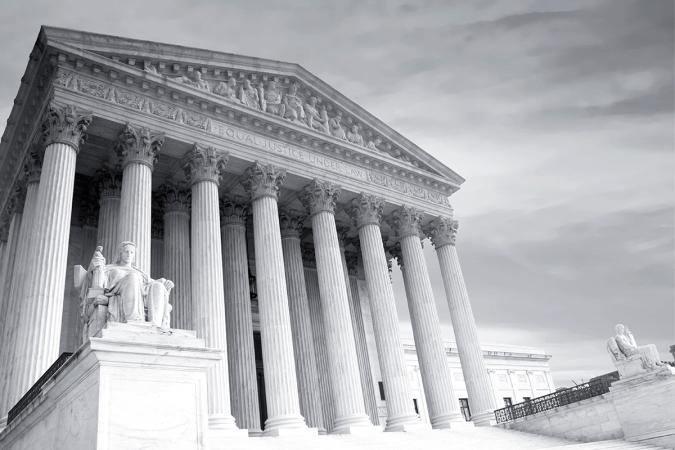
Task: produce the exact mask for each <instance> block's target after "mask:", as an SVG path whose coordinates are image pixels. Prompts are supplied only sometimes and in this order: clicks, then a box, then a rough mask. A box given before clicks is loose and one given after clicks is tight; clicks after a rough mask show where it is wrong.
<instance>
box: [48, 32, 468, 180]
mask: <svg viewBox="0 0 675 450" xmlns="http://www.w3.org/2000/svg"><path fill="white" fill-rule="evenodd" d="M40 37H41V39H42V40H43V41H44V42H45V43H46V44H48V45H49V46H50V47H53V48H55V49H59V48H60V49H62V50H64V51H65V52H68V53H72V54H73V55H75V56H81V57H83V58H93V57H95V56H98V57H99V58H100V59H102V60H108V61H110V62H113V59H116V60H117V61H118V62H119V61H122V60H124V61H126V64H125V63H118V65H119V66H121V65H127V67H130V68H131V67H132V66H135V65H137V66H140V69H141V70H142V69H143V68H144V66H145V64H162V65H164V66H165V67H166V66H168V67H169V68H170V76H176V77H177V76H181V75H185V74H186V72H187V73H190V72H192V71H193V70H194V69H197V70H198V71H200V72H201V73H202V74H204V75H206V74H207V73H208V74H209V75H211V76H212V77H215V80H214V81H226V80H227V78H228V77H229V76H231V75H230V74H231V73H232V72H239V73H238V76H239V77H243V75H242V74H244V73H245V74H248V75H250V76H252V77H253V79H254V80H255V77H256V75H258V80H260V81H265V80H266V79H267V78H265V77H268V78H270V79H271V78H273V77H280V78H282V79H283V78H287V79H286V80H284V81H285V82H286V84H287V85H288V84H290V83H292V81H293V80H289V79H295V80H296V81H299V82H300V84H304V86H301V92H305V91H306V92H307V93H306V95H303V97H306V98H309V96H312V95H314V96H317V97H318V98H319V99H320V101H321V102H323V103H325V104H326V105H327V107H328V108H329V110H330V107H331V103H332V104H333V105H332V106H334V107H335V109H334V110H335V111H340V110H342V113H343V115H344V117H345V119H352V118H353V119H354V120H355V121H356V122H357V123H358V122H361V123H362V124H363V125H364V126H366V127H367V128H370V129H371V131H373V132H374V133H373V134H372V136H371V137H370V139H374V138H375V136H377V135H378V134H379V135H381V137H382V138H383V140H384V141H385V145H386V144H387V141H391V142H390V143H389V145H390V147H389V148H387V149H386V151H394V152H396V148H397V147H400V149H399V151H400V150H403V151H404V152H408V153H410V154H411V155H412V156H413V157H414V158H415V159H417V160H418V161H419V162H420V163H422V164H424V165H427V166H428V167H429V168H430V169H431V170H434V171H437V172H438V173H439V174H441V175H442V176H443V177H444V178H446V179H447V180H448V181H451V182H452V183H453V184H455V186H456V187H458V186H459V185H460V184H461V183H462V182H463V181H464V179H463V178H462V177H461V176H459V175H458V174H457V173H456V172H454V171H452V170H451V169H450V168H448V167H447V166H445V165H444V164H443V163H441V162H440V161H438V160H437V159H436V158H434V157H433V156H431V155H429V154H428V153H426V152H425V151H424V150H422V149H421V148H419V147H418V146H416V145H415V144H414V143H412V142H411V141H409V140H408V139H406V138H405V137H404V136H402V135H401V134H399V133H398V132H396V131H395V130H393V129H392V128H391V127H389V126H388V125H386V124H385V123H384V122H383V121H381V120H380V119H378V118H377V117H375V116H374V115H372V114H370V113H369V112H368V111H367V110H365V109H364V108H362V107H361V106H360V105H358V104H357V103H355V102H353V101H351V100H350V99H348V98H347V97H345V96H344V95H342V94H341V93H340V92H339V91H337V90H336V89H335V88H333V87H332V86H330V85H329V84H328V83H326V82H324V81H323V80H321V79H319V78H318V77H316V76H315V75H313V74H312V73H311V72H309V71H307V70H306V69H304V68H303V67H302V66H300V65H298V64H294V63H287V62H281V61H275V60H270V59H264V58H256V57H250V56H243V55H235V54H230V53H224V52H218V51H212V50H203V49H198V48H189V47H184V46H180V45H174V44H164V43H158V42H151V41H143V40H137V39H130V38H122V37H117V36H109V35H102V34H97V33H89V32H82V31H77V30H69V29H63V28H55V27H42V29H41V32H40ZM100 55H104V56H100ZM100 62H101V64H104V65H105V63H104V62H103V61H100ZM260 72H266V73H260ZM220 75H222V77H219V76H220ZM348 125H349V123H348V122H347V121H345V126H346V127H347V126H348ZM364 138H366V137H365V136H364ZM366 141H368V139H366Z"/></svg>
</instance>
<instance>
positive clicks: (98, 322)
mask: <svg viewBox="0 0 675 450" xmlns="http://www.w3.org/2000/svg"><path fill="white" fill-rule="evenodd" d="M102 250H103V248H102V247H97V248H96V251H95V252H94V255H93V257H92V258H91V262H90V263H89V268H88V270H87V275H86V279H85V280H84V282H83V283H82V286H81V289H80V301H81V319H82V338H83V341H86V340H87V339H89V338H90V337H92V336H96V335H97V333H98V332H99V331H101V330H102V329H103V328H104V327H105V325H106V324H107V323H108V322H121V323H134V322H135V323H145V322H148V323H150V324H152V325H153V326H155V327H157V328H159V329H161V330H164V331H167V330H169V328H170V325H171V309H172V307H171V304H170V303H169V295H170V293H171V289H173V287H174V284H173V282H172V281H170V280H167V279H164V278H160V279H159V280H153V279H152V278H150V276H148V274H147V273H145V272H143V271H142V270H140V269H138V268H137V267H136V265H135V256H136V245H135V244H134V243H133V242H128V241H125V242H122V243H121V244H120V245H119V249H118V252H117V258H116V260H115V262H113V263H112V264H106V260H105V258H104V257H103V254H102Z"/></svg>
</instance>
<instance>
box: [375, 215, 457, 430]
mask: <svg viewBox="0 0 675 450" xmlns="http://www.w3.org/2000/svg"><path fill="white" fill-rule="evenodd" d="M420 218H421V217H420V215H419V213H418V212H417V211H416V210H415V209H414V208H410V207H407V206H404V207H402V208H400V209H399V210H397V211H396V213H395V215H394V221H393V226H394V229H395V230H396V234H397V236H398V238H399V239H400V250H401V254H402V258H403V261H402V264H401V270H402V272H403V280H404V282H405V284H406V292H407V296H408V308H409V310H410V321H411V324H412V329H413V336H414V339H415V348H416V349H417V357H418V360H419V364H420V372H421V374H422V385H423V387H424V395H425V397H426V400H427V406H428V409H429V418H430V421H431V426H432V428H451V427H453V426H456V425H460V424H463V423H464V419H463V418H462V416H461V414H460V413H459V407H458V405H457V399H456V398H455V395H454V392H453V390H452V380H451V378H450V367H449V365H448V360H447V356H446V353H445V346H444V344H443V338H442V335H441V327H440V322H439V320H438V311H437V310H436V302H435V300H434V294H433V291H432V290H431V280H430V279H429V273H428V271H427V264H426V262H425V260H424V253H423V252H422V243H421V241H420V237H421V230H420ZM373 315H374V314H373Z"/></svg>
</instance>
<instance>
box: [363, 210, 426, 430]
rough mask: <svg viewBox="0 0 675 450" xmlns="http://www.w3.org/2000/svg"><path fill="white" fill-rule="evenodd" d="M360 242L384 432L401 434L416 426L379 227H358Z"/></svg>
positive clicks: (417, 420)
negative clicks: (384, 415) (384, 417)
mask: <svg viewBox="0 0 675 450" xmlns="http://www.w3.org/2000/svg"><path fill="white" fill-rule="evenodd" d="M359 241H360V243H361V254H362V257H363V267H364V272H365V276H366V284H367V286H368V292H369V293H370V307H371V309H372V320H373V329H374V331H375V344H376V345H377V355H378V361H379V363H380V371H381V373H382V382H383V384H384V393H385V398H386V399H387V425H386V428H385V430H386V431H403V430H405V428H406V426H410V425H418V424H419V423H420V422H419V418H418V417H417V414H416V413H415V409H414V407H413V401H412V394H411V390H410V386H409V383H408V375H407V372H406V367H405V360H404V355H403V346H402V345H401V336H400V330H399V324H398V314H397V312H396V300H395V299H394V291H393V288H392V285H391V280H390V278H389V270H388V267H387V258H386V256H385V254H384V246H383V244H382V234H381V232H380V227H379V225H377V224H375V223H366V224H363V225H362V226H361V227H360V228H359Z"/></svg>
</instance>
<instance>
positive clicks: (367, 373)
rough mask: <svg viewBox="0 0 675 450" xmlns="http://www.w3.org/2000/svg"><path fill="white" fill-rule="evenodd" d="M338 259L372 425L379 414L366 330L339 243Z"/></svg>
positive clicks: (366, 404) (362, 385)
mask: <svg viewBox="0 0 675 450" xmlns="http://www.w3.org/2000/svg"><path fill="white" fill-rule="evenodd" d="M340 259H342V270H343V272H344V274H345V284H346V285H347V300H349V313H350V314H351V316H352V328H353V329H354V344H355V345H356V357H357V358H358V363H359V375H360V378H361V390H362V391H363V405H364V406H365V408H366V414H368V417H370V422H371V423H372V424H374V425H379V424H380V418H379V414H378V413H377V400H376V399H375V388H374V384H373V375H372V371H371V370H370V360H369V357H368V343H367V342H366V330H365V328H364V327H363V314H362V312H361V303H360V300H359V297H358V295H354V290H353V289H352V286H351V282H350V280H349V270H348V268H347V259H346V258H345V249H344V247H343V245H342V243H341V244H340Z"/></svg>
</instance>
